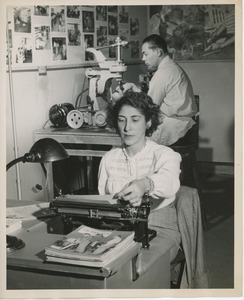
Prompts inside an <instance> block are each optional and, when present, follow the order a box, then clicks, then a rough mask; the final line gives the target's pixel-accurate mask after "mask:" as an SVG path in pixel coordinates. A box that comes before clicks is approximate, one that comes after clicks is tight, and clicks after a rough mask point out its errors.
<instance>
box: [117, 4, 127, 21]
mask: <svg viewBox="0 0 244 300" xmlns="http://www.w3.org/2000/svg"><path fill="white" fill-rule="evenodd" d="M119 23H129V11H128V6H123V5H122V6H119Z"/></svg>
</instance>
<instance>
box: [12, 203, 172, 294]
mask: <svg viewBox="0 0 244 300" xmlns="http://www.w3.org/2000/svg"><path fill="white" fill-rule="evenodd" d="M32 203H34V202H33V201H23V200H21V201H19V200H8V201H7V205H8V206H12V207H13V206H15V205H18V206H21V205H23V206H24V205H30V204H32ZM35 203H37V202H35ZM37 215H38V214H37ZM12 235H15V236H17V237H18V238H20V239H22V240H23V241H24V242H25V247H24V248H22V249H20V250H16V251H14V252H10V253H8V254H7V290H16V289H19V290H31V289H48V290H50V289H168V288H170V249H171V247H172V246H173V242H172V241H171V240H169V239H167V238H163V237H160V236H157V237H155V238H154V239H153V240H152V241H151V242H150V247H149V249H141V248H140V249H139V248H138V244H136V245H137V246H135V247H133V248H132V249H130V250H129V252H128V253H125V254H124V255H123V256H121V257H120V258H119V259H118V260H116V261H115V262H114V263H113V265H110V266H108V267H104V268H103V269H101V268H94V267H93V268H91V267H82V266H75V265H67V264H59V263H51V262H50V263H47V262H45V261H44V259H45V253H44V248H45V246H49V245H50V244H52V243H53V242H54V241H56V240H57V239H59V238H61V237H62V236H63V235H62V221H61V219H60V218H59V217H58V216H51V217H50V216H49V217H47V218H45V219H42V220H41V219H38V218H36V219H28V220H26V221H23V225H22V228H21V229H19V230H17V231H15V232H14V233H12Z"/></svg>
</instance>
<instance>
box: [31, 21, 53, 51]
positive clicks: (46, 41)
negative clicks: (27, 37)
mask: <svg viewBox="0 0 244 300" xmlns="http://www.w3.org/2000/svg"><path fill="white" fill-rule="evenodd" d="M35 49H36V50H50V49H51V41H50V26H45V25H43V26H37V27H35Z"/></svg>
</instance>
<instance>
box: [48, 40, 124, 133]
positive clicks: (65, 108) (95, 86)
mask: <svg viewBox="0 0 244 300" xmlns="http://www.w3.org/2000/svg"><path fill="white" fill-rule="evenodd" d="M127 43H128V42H126V41H122V40H121V39H120V38H119V37H118V38H117V39H116V41H115V43H114V44H111V45H109V46H104V47H99V48H87V49H86V52H88V53H91V54H93V55H94V58H95V60H96V61H97V63H98V68H88V69H87V70H86V72H85V75H86V77H87V78H88V79H89V93H88V96H87V105H86V106H84V107H75V106H74V105H72V104H71V103H62V104H55V105H53V106H52V107H51V108H50V110H49V119H50V121H51V122H52V123H53V125H54V126H55V127H66V126H67V125H68V126H69V127H71V128H73V129H78V128H81V127H82V126H85V125H86V126H87V125H88V126H97V127H104V126H105V125H106V112H105V111H103V110H100V108H99V104H98V97H99V96H100V97H102V98H103V100H105V101H106V102H108V103H111V104H112V97H111V94H112V83H113V80H115V81H116V83H117V84H118V85H119V86H120V87H121V88H122V86H123V74H124V73H125V72H126V70H127V66H125V64H124V62H123V60H122V55H121V54H122V47H124V46H125V45H126V44H127ZM109 47H116V49H117V59H116V60H108V59H107V58H106V57H105V56H104V55H103V53H102V52H101V51H100V49H102V48H109ZM109 93H110V95H109Z"/></svg>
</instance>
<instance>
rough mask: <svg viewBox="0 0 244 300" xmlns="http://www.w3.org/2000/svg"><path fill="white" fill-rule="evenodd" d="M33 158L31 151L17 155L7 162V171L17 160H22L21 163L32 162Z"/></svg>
mask: <svg viewBox="0 0 244 300" xmlns="http://www.w3.org/2000/svg"><path fill="white" fill-rule="evenodd" d="M34 160H35V155H34V154H33V153H26V154H25V155H24V156H21V157H18V158H16V159H14V160H12V161H11V162H9V163H8V164H7V171H8V169H10V168H11V167H12V166H14V165H15V164H17V163H18V162H20V161H22V162H23V163H25V162H33V161H34Z"/></svg>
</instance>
